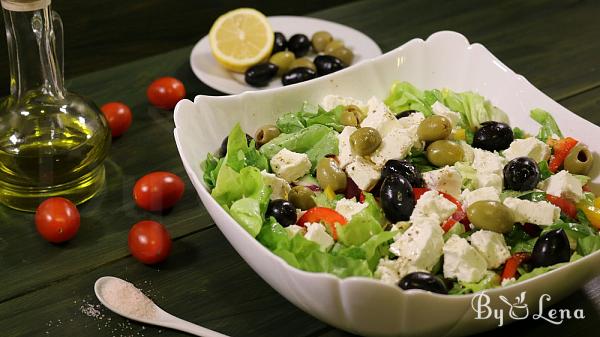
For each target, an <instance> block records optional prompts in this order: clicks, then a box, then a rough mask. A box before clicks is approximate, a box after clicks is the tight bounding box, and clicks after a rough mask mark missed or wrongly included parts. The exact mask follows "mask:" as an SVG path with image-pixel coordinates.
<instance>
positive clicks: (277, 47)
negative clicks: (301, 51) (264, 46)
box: [271, 32, 287, 54]
mask: <svg viewBox="0 0 600 337" xmlns="http://www.w3.org/2000/svg"><path fill="white" fill-rule="evenodd" d="M285 48H287V40H286V39H285V35H283V33H281V32H275V40H274V41H273V51H271V54H275V53H278V52H280V51H284V50H285Z"/></svg>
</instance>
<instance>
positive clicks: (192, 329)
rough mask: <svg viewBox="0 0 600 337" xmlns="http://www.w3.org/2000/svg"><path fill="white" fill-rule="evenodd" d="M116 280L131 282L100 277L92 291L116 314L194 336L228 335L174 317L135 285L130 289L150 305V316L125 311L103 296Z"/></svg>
mask: <svg viewBox="0 0 600 337" xmlns="http://www.w3.org/2000/svg"><path fill="white" fill-rule="evenodd" d="M117 282H118V283H120V284H121V285H127V284H131V283H129V282H127V281H124V280H122V279H120V278H118V277H113V276H104V277H101V278H99V279H98V280H96V283H95V284H94V292H95V293H96V297H97V298H98V300H100V303H102V304H103V305H104V306H105V307H107V308H108V309H109V310H111V311H113V312H114V313H116V314H119V315H121V316H123V317H126V318H129V319H131V320H134V321H138V322H142V323H146V324H152V325H157V326H163V327H166V328H171V329H175V330H179V331H184V332H187V333H190V334H192V335H196V336H202V337H228V336H227V335H223V334H221V333H218V332H216V331H212V330H209V329H207V328H204V327H201V326H199V325H196V324H193V323H190V322H188V321H185V320H183V319H181V318H178V317H175V316H173V315H171V314H169V313H168V312H166V311H164V310H162V309H161V308H160V307H159V306H157V305H156V304H155V303H154V302H152V300H150V299H149V298H148V297H146V295H144V294H143V293H142V292H141V291H140V290H139V289H137V288H135V287H134V288H132V289H131V291H133V292H134V293H137V296H139V295H140V294H141V296H143V297H145V299H144V300H143V302H144V303H145V304H146V305H148V306H151V308H148V309H151V310H150V311H151V312H152V314H151V316H149V317H146V315H144V314H142V313H139V312H136V311H135V310H127V311H124V310H120V309H119V308H117V306H115V305H114V303H111V301H110V300H107V298H106V296H105V294H106V291H107V290H106V285H107V284H109V283H113V284H116V283H117ZM138 292H139V293H138ZM146 300H147V301H146Z"/></svg>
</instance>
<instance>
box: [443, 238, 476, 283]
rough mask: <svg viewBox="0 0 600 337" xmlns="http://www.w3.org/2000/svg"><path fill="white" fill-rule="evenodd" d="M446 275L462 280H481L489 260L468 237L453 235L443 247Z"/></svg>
mask: <svg viewBox="0 0 600 337" xmlns="http://www.w3.org/2000/svg"><path fill="white" fill-rule="evenodd" d="M443 252H444V277H447V278H456V279H458V280H459V281H462V282H479V281H481V279H482V278H483V277H484V276H485V272H486V270H487V262H486V261H485V258H484V257H483V256H481V254H480V253H479V252H478V251H477V250H476V249H475V248H473V247H472V246H471V245H470V244H469V242H468V241H467V240H466V239H463V238H461V237H459V236H458V235H456V234H454V235H452V236H451V237H450V238H449V239H448V241H446V244H444V248H443Z"/></svg>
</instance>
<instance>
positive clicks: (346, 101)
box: [320, 95, 366, 111]
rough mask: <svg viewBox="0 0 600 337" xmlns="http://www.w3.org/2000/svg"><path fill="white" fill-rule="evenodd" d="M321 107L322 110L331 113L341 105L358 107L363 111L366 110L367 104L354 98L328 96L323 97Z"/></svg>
mask: <svg viewBox="0 0 600 337" xmlns="http://www.w3.org/2000/svg"><path fill="white" fill-rule="evenodd" d="M320 105H321V108H323V109H324V110H326V111H330V110H331V109H334V108H336V107H338V106H340V105H343V106H348V105H356V106H357V107H359V108H360V109H361V110H363V109H366V104H365V103H364V102H363V101H360V100H358V99H355V98H352V97H346V96H338V95H327V96H325V97H323V100H322V101H321V104H320Z"/></svg>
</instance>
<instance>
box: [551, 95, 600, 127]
mask: <svg viewBox="0 0 600 337" xmlns="http://www.w3.org/2000/svg"><path fill="white" fill-rule="evenodd" d="M560 104H562V105H564V106H565V107H566V108H567V109H569V110H571V111H573V112H574V113H576V114H578V115H579V116H581V117H583V118H585V119H587V120H588V121H590V122H592V123H594V124H596V125H600V88H595V89H592V90H588V91H585V92H583V93H581V94H579V95H576V96H573V97H570V98H568V99H565V100H562V101H560Z"/></svg>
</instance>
